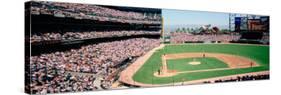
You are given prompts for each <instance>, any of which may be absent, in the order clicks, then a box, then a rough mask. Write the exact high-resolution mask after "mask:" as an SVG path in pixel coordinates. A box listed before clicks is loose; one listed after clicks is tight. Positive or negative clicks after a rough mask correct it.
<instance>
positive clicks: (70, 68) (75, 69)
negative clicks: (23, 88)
mask: <svg viewBox="0 0 281 95" xmlns="http://www.w3.org/2000/svg"><path fill="white" fill-rule="evenodd" d="M158 45H160V40H159V39H148V38H134V39H128V40H121V41H113V42H106V43H99V44H94V45H86V46H82V47H81V48H79V49H72V50H69V51H61V52H59V51H58V52H54V53H48V54H41V55H38V56H31V57H30V69H31V71H30V72H31V75H30V76H31V84H30V87H31V90H32V92H33V93H39V94H40V93H46V92H47V93H59V92H76V91H90V90H95V89H100V88H103V89H107V88H108V89H110V86H111V84H112V82H113V80H112V79H109V78H108V77H109V76H110V75H111V74H113V73H114V72H115V71H116V70H117V69H118V68H114V66H115V65H118V64H120V63H121V62H122V61H124V60H126V59H128V58H131V57H139V56H142V55H143V54H145V53H146V52H148V51H149V50H151V49H152V48H154V47H157V46H158ZM74 73H79V74H74Z"/></svg>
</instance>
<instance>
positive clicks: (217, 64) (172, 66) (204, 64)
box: [167, 57, 228, 72]
mask: <svg viewBox="0 0 281 95" xmlns="http://www.w3.org/2000/svg"><path fill="white" fill-rule="evenodd" d="M194 59H195V60H196V61H198V62H200V63H201V64H199V65H191V64H188V63H189V62H192V61H194ZM167 67H168V69H169V70H176V71H178V72H181V71H194V70H204V69H216V68H227V67H228V65H227V64H226V63H224V62H222V61H220V60H218V59H216V58H213V57H206V58H201V57H200V58H182V59H170V60H167Z"/></svg>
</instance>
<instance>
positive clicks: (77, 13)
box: [31, 1, 161, 24]
mask: <svg viewBox="0 0 281 95" xmlns="http://www.w3.org/2000/svg"><path fill="white" fill-rule="evenodd" d="M31 14H34V15H40V14H45V15H53V16H56V17H71V18H75V19H90V20H98V21H110V22H120V23H135V24H161V14H157V13H141V12H133V11H120V10H117V9H113V8H108V7H103V6H97V5H87V4H79V3H59V2H48V1H34V2H32V7H31Z"/></svg>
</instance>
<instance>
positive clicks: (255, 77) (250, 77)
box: [204, 74, 269, 83]
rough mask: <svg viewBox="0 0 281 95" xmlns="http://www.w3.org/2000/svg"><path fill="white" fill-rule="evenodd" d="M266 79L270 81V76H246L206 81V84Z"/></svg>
mask: <svg viewBox="0 0 281 95" xmlns="http://www.w3.org/2000/svg"><path fill="white" fill-rule="evenodd" d="M264 79H269V74H257V75H244V76H237V77H234V78H229V79H218V80H214V81H205V82H204V83H220V82H235V81H249V80H264Z"/></svg>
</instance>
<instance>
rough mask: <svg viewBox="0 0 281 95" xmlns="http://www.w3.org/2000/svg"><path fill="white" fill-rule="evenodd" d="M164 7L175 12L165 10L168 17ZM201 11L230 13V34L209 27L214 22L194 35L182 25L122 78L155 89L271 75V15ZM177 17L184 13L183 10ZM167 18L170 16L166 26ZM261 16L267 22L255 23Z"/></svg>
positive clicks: (265, 77)
mask: <svg viewBox="0 0 281 95" xmlns="http://www.w3.org/2000/svg"><path fill="white" fill-rule="evenodd" d="M163 10H164V9H163ZM163 10H162V15H163V16H170V14H172V12H170V10H168V12H166V13H169V15H165V12H163ZM164 11H165V10H164ZM183 12H187V13H188V11H183ZM191 14H195V13H194V12H192V11H191V13H190V14H188V15H191ZM202 14H203V15H206V16H212V15H213V14H222V15H225V21H226V22H227V23H228V27H227V28H228V32H225V33H220V32H222V31H223V30H219V28H218V27H217V26H213V27H212V28H211V29H209V28H210V27H211V25H210V24H209V25H203V26H201V27H200V28H199V29H198V31H199V32H196V31H194V32H193V33H192V32H190V29H185V28H182V29H181V28H178V29H175V30H174V31H173V30H172V31H171V32H170V35H169V34H167V33H162V37H163V44H161V45H160V46H159V47H157V48H154V49H153V50H151V51H150V52H148V53H147V54H146V55H144V56H143V57H141V58H139V59H138V60H136V61H135V63H134V64H132V65H131V66H129V67H128V68H127V69H126V70H124V71H123V72H122V73H121V77H120V80H121V82H123V83H125V84H130V85H134V86H136V87H153V86H166V85H185V84H201V83H218V82H231V81H243V80H248V77H249V76H250V77H253V76H254V77H255V76H258V77H260V79H268V78H269V36H268V33H269V30H268V29H269V28H268V22H266V20H264V19H268V17H266V16H257V15H246V14H223V13H204V12H203V13H202ZM178 15H183V13H181V12H179V13H178ZM195 15H196V14H195ZM173 17H174V18H177V17H176V16H173ZM188 17H189V16H185V17H182V18H181V17H178V18H180V19H186V18H188ZM166 18H168V19H169V17H166ZM206 18H208V17H206ZM191 19H196V18H191ZM219 19H223V18H222V17H220V18H219ZM261 19H263V20H261ZM164 20H165V17H163V19H162V24H164V22H165V21H164ZM172 20H174V19H172ZM258 20H260V21H265V22H264V23H260V24H259V25H258V24H257V23H252V22H253V21H258ZM191 21H192V20H191ZM206 22H208V21H207V20H206ZM209 22H211V21H209ZM168 23H169V22H168ZM176 23H177V22H176ZM163 27H165V25H163ZM168 27H169V26H168ZM257 27H259V28H257ZM231 28H233V29H231ZM188 30H189V31H188ZM231 30H232V32H230V31H231ZM162 31H163V32H167V31H170V30H167V31H165V30H164V28H163V30H162ZM249 80H259V78H256V79H252V78H249Z"/></svg>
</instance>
